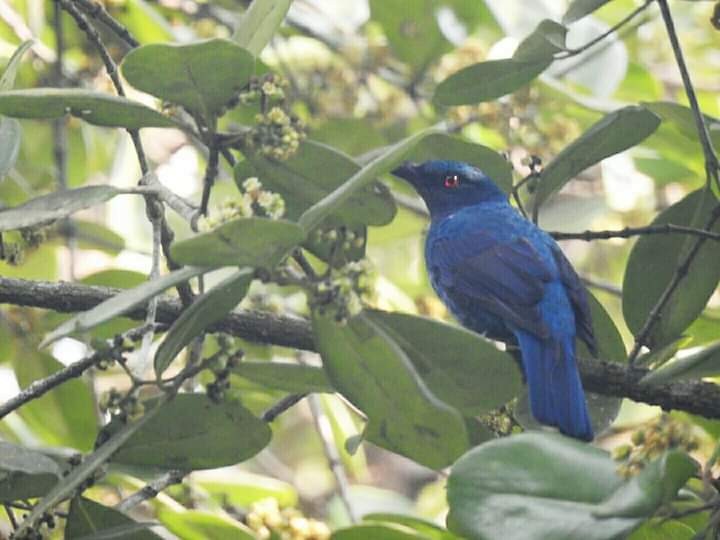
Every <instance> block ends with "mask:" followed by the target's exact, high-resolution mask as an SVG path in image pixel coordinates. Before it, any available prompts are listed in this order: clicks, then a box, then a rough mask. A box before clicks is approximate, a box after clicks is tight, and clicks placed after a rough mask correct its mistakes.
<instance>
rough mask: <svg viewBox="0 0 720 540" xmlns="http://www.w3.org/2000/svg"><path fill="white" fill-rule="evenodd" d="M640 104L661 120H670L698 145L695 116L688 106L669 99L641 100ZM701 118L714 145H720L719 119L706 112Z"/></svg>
mask: <svg viewBox="0 0 720 540" xmlns="http://www.w3.org/2000/svg"><path fill="white" fill-rule="evenodd" d="M642 105H643V107H645V108H647V109H649V110H651V111H652V112H654V113H655V114H657V115H658V116H659V117H660V118H662V119H663V121H665V122H672V123H673V124H674V125H675V126H676V127H677V128H678V130H679V131H680V133H682V134H683V135H684V136H685V137H686V138H687V139H689V140H690V141H692V142H693V144H695V145H697V146H699V143H698V142H697V141H698V132H697V125H696V123H695V116H694V115H693V112H692V109H690V107H687V106H685V105H681V104H680V103H672V102H669V101H651V102H643V103H642ZM703 119H704V120H705V124H706V126H707V128H708V132H709V134H710V138H711V139H712V142H713V144H714V145H715V147H717V146H718V145H720V120H719V119H717V118H714V117H712V116H709V115H707V114H704V115H703Z"/></svg>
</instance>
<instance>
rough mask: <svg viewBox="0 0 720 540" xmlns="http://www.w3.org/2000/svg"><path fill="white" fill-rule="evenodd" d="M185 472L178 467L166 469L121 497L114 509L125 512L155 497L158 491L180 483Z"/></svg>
mask: <svg viewBox="0 0 720 540" xmlns="http://www.w3.org/2000/svg"><path fill="white" fill-rule="evenodd" d="M186 474H187V473H186V472H185V471H181V470H178V469H173V470H171V471H167V472H166V473H165V474H163V475H162V476H160V477H158V478H156V479H155V480H153V481H152V482H150V483H148V484H145V486H143V487H142V488H141V489H139V490H138V491H136V492H135V493H133V494H132V495H130V496H129V497H127V498H125V499H123V500H122V501H120V502H119V503H117V504H116V505H115V510H118V511H120V512H127V511H129V510H132V509H133V508H135V507H136V506H137V505H139V504H141V503H143V502H145V501H148V500H150V499H153V498H155V497H157V496H158V495H159V494H160V492H161V491H162V490H164V489H167V488H168V487H170V486H173V485H175V484H180V483H182V481H183V478H185V475H186Z"/></svg>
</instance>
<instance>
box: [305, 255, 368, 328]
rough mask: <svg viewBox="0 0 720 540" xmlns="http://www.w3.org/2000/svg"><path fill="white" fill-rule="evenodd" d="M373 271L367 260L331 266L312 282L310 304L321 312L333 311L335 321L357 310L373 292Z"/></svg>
mask: <svg viewBox="0 0 720 540" xmlns="http://www.w3.org/2000/svg"><path fill="white" fill-rule="evenodd" d="M375 277H376V276H375V270H374V268H373V266H372V264H371V263H370V261H369V260H368V259H361V260H359V261H352V262H349V263H347V264H345V265H344V266H342V267H340V268H337V269H334V270H333V271H332V272H331V273H330V275H329V276H328V277H327V278H325V279H323V280H321V281H318V282H317V283H316V284H315V290H314V294H313V299H312V302H311V303H312V304H313V305H314V306H316V307H318V309H319V310H320V312H321V313H322V312H323V311H324V310H326V309H330V310H332V311H333V313H334V315H335V319H336V320H337V321H338V322H344V321H346V320H347V319H349V318H351V317H353V316H354V315H357V314H358V313H360V311H361V310H362V308H363V304H364V303H366V302H368V301H369V300H370V299H371V297H372V295H373V293H374V283H375Z"/></svg>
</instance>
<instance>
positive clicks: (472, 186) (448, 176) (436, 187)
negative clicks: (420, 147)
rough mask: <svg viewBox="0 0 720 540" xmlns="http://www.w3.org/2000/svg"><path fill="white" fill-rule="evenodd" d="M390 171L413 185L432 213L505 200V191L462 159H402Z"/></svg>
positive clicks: (432, 214) (447, 211) (446, 212)
mask: <svg viewBox="0 0 720 540" xmlns="http://www.w3.org/2000/svg"><path fill="white" fill-rule="evenodd" d="M392 173H393V174H394V175H395V176H399V177H400V178H403V179H404V180H407V181H408V182H410V183H411V184H412V185H413V186H414V187H415V190H416V191H417V192H418V193H419V194H420V196H421V197H422V198H423V199H424V200H425V204H427V207H428V209H429V210H430V215H431V216H432V217H438V216H442V215H446V214H449V213H452V212H454V211H456V210H459V209H460V208H463V207H465V206H473V205H476V204H480V203H483V202H490V201H504V200H507V195H506V194H505V193H504V192H503V191H502V190H501V189H500V188H499V187H497V185H496V184H495V182H493V181H492V180H491V179H490V178H489V177H488V176H487V175H486V174H485V173H483V172H482V171H481V170H480V169H477V168H475V167H473V166H472V165H469V164H467V163H463V162H461V161H445V160H431V161H424V162H423V163H419V164H415V163H410V162H405V163H403V164H402V165H400V166H399V167H398V168H396V169H395V170H393V171H392Z"/></svg>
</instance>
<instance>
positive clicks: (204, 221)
mask: <svg viewBox="0 0 720 540" xmlns="http://www.w3.org/2000/svg"><path fill="white" fill-rule="evenodd" d="M283 215H285V200H284V199H283V198H282V196H281V195H280V194H278V193H275V192H273V191H270V190H267V189H263V186H262V183H261V182H260V181H259V180H258V179H257V178H256V177H254V176H252V177H250V178H247V179H246V180H245V181H244V182H243V183H242V189H241V193H240V198H239V199H232V200H229V201H224V202H223V203H222V204H221V206H220V208H219V209H218V211H217V212H216V213H215V215H214V216H213V217H210V218H206V217H202V218H200V221H199V223H198V226H199V228H200V230H201V231H209V230H212V229H215V228H216V227H219V226H220V225H222V224H223V223H227V222H228V221H231V220H233V219H237V218H243V217H253V216H258V217H267V218H270V219H280V218H281V217H283Z"/></svg>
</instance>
